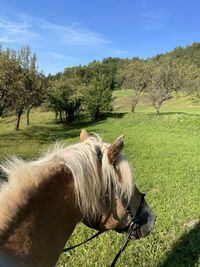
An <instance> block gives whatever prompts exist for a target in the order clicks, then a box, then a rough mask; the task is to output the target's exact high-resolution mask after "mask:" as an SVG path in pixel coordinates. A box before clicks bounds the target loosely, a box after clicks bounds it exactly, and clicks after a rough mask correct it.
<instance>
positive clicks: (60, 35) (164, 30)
mask: <svg viewBox="0 0 200 267" xmlns="http://www.w3.org/2000/svg"><path fill="white" fill-rule="evenodd" d="M199 13H200V1H199V0H195V1H194V0H190V1H186V0H182V1H180V0H154V1H153V0H115V1H114V0H101V1H100V0H96V1H95V0H93V1H92V0H57V1H50V0H48V1H47V0H40V1H38V0H34V1H33V0H26V1H25V0H0V44H1V45H2V46H3V47H4V48H7V47H9V48H14V49H19V48H20V47H22V46H25V45H29V46H30V47H31V50H32V52H35V53H36V55H37V58H38V65H39V69H40V70H44V72H45V73H46V74H48V73H53V74H54V73H56V72H59V71H63V70H64V68H65V67H68V66H76V65H84V64H87V63H89V62H90V61H92V60H94V59H97V60H99V59H103V58H105V57H109V56H112V57H128V58H131V57H134V56H139V57H140V58H147V57H152V56H154V55H156V54H158V53H163V52H167V51H170V50H172V49H173V48H175V47H177V46H186V45H189V44H191V43H193V42H199V41H200V30H199V26H200V15H199Z"/></svg>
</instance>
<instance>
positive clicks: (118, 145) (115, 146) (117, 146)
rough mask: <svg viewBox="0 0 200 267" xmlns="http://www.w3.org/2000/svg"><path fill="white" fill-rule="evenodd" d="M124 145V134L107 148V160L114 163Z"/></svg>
mask: <svg viewBox="0 0 200 267" xmlns="http://www.w3.org/2000/svg"><path fill="white" fill-rule="evenodd" d="M123 146H124V136H123V135H120V136H119V137H118V138H117V139H116V140H115V141H114V142H113V143H112V144H111V145H110V146H109V148H108V154H107V155H108V161H109V163H110V164H112V165H114V164H115V161H116V160H117V158H118V157H119V155H120V153H121V151H122V149H123Z"/></svg>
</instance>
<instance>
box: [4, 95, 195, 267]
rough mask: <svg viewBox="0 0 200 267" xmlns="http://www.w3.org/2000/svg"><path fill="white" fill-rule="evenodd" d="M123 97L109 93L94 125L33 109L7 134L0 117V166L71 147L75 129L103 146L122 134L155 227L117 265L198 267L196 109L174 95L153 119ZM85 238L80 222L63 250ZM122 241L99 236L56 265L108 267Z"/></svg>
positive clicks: (144, 106) (144, 107) (8, 122)
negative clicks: (60, 145) (107, 106)
mask: <svg viewBox="0 0 200 267" xmlns="http://www.w3.org/2000/svg"><path fill="white" fill-rule="evenodd" d="M129 94H130V92H128V91H126V93H124V92H123V91H116V92H115V93H114V111H113V112H111V113H109V114H106V115H107V116H104V117H103V118H102V119H101V120H99V121H96V122H90V121H89V120H87V118H85V119H84V118H83V119H81V120H80V121H78V120H77V121H76V122H74V123H73V124H72V125H71V126H63V125H62V124H56V123H55V119H54V114H53V113H51V112H41V111H39V110H34V112H33V113H32V114H31V125H30V126H29V127H28V128H26V127H25V122H24V121H23V122H22V126H21V130H20V131H18V132H15V131H14V130H13V128H14V120H15V118H14V117H12V116H10V117H7V118H3V119H0V161H1V162H2V161H3V159H4V158H5V157H7V156H9V155H13V154H14V155H18V156H21V157H22V158H24V159H33V158H37V156H38V155H39V154H40V153H41V151H44V150H45V149H47V148H48V147H49V146H50V145H51V144H53V143H54V142H55V141H57V140H63V141H64V142H65V143H66V144H71V143H75V142H77V141H79V133H80V131H81V129H82V128H86V129H87V130H88V131H91V132H96V133H99V134H100V135H101V136H102V137H103V139H104V140H105V141H107V142H112V141H113V140H114V139H115V138H116V137H117V136H118V135H121V134H124V135H125V147H124V154H125V155H126V156H127V157H128V159H129V161H130V163H131V165H132V166H133V169H134V174H135V178H136V183H137V185H138V187H139V189H140V190H141V191H142V192H145V193H146V198H147V201H148V202H149V204H150V206H151V208H152V209H153V211H154V213H155V214H156V217H157V221H156V226H155V229H154V231H153V232H152V233H151V234H150V235H149V236H148V237H147V238H144V239H140V240H137V241H134V242H130V243H129V246H128V248H127V249H126V251H125V252H124V253H123V254H122V256H121V257H120V259H119V261H118V263H117V266H123V267H125V266H127V267H129V266H138V267H139V266H143V267H144V266H151V267H153V266H158V267H165V266H170V267H171V266H173V267H182V266H185V267H193V266H200V205H199V203H200V157H199V151H200V107H199V106H198V105H197V104H196V105H195V104H193V103H192V102H191V101H190V100H189V99H187V98H185V97H184V98H183V97H182V96H178V95H176V96H175V97H174V99H172V100H171V101H169V102H168V103H166V104H164V105H163V107H162V108H161V114H160V115H155V112H154V110H153V108H152V107H151V106H150V105H149V103H148V101H147V100H146V98H145V96H144V97H143V101H142V103H140V105H139V106H138V107H137V109H136V113H135V114H132V113H131V112H130V111H129V110H130V108H129V97H130V95H129ZM92 233H94V231H93V230H91V229H88V228H87V227H85V226H84V225H82V224H80V225H78V226H77V228H76V230H75V231H74V233H73V235H72V237H71V238H70V240H69V241H68V242H67V244H66V246H70V245H72V244H76V243H78V242H80V241H83V240H84V239H86V238H87V237H89V236H90V235H91V234H92ZM124 238H125V237H124V236H123V235H122V234H118V233H115V232H113V231H111V232H108V233H104V234H103V235H102V236H100V237H98V238H97V239H95V240H93V241H91V242H90V243H88V244H86V245H83V246H81V247H80V248H77V249H76V250H75V251H72V252H69V253H67V254H63V255H61V257H60V260H59V262H58V263H57V267H61V266H62V267H65V266H69V267H70V266H71V267H78V266H83V267H90V266H92V267H93V266H98V267H105V266H109V265H110V264H111V262H112V260H113V258H114V256H115V254H116V253H117V252H118V250H119V248H120V247H121V245H122V243H123V240H124Z"/></svg>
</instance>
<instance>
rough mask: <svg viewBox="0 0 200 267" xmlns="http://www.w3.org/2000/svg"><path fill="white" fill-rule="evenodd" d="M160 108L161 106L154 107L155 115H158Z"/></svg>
mask: <svg viewBox="0 0 200 267" xmlns="http://www.w3.org/2000/svg"><path fill="white" fill-rule="evenodd" d="M160 106H161V105H156V106H155V109H156V115H159V114H160Z"/></svg>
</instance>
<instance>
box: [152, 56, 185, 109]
mask: <svg viewBox="0 0 200 267" xmlns="http://www.w3.org/2000/svg"><path fill="white" fill-rule="evenodd" d="M148 64H149V66H150V69H151V78H150V81H149V83H148V93H149V96H150V99H151V101H152V105H153V106H154V108H155V110H156V113H157V114H159V113H160V107H161V105H162V103H163V102H165V101H167V100H169V99H171V98H172V92H174V91H177V90H179V89H180V88H181V86H182V84H183V83H182V80H181V76H180V73H181V72H180V71H179V68H181V66H180V65H179V64H177V63H176V62H174V61H171V60H170V59H168V60H164V61H149V62H148Z"/></svg>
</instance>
